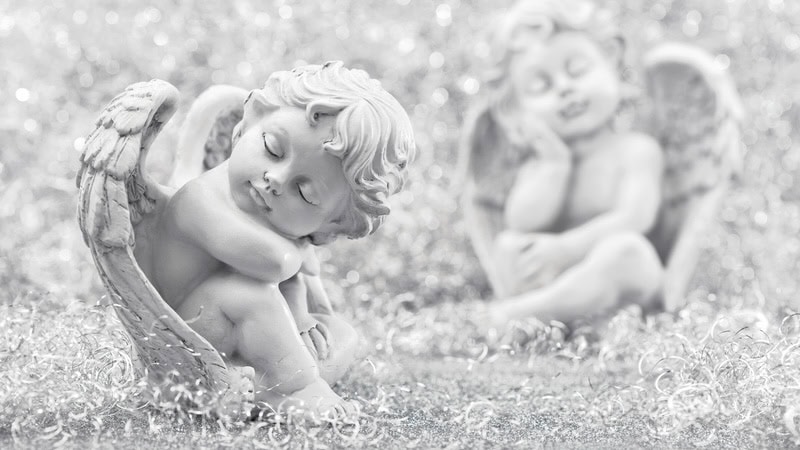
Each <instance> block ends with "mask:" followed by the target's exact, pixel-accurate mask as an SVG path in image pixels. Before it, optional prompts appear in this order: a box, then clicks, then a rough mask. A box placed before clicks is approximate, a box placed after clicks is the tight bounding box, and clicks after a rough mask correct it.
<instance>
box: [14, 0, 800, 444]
mask: <svg viewBox="0 0 800 450" xmlns="http://www.w3.org/2000/svg"><path fill="white" fill-rule="evenodd" d="M260 3H261V2H249V1H233V2H228V3H227V4H225V5H223V4H222V3H220V4H218V5H215V6H210V4H209V3H208V2H206V3H203V4H197V5H193V6H182V5H179V4H178V3H176V2H167V1H158V2H153V4H152V6H149V7H145V6H139V5H134V4H129V3H125V4H116V3H115V2H111V1H104V2H88V1H75V2H67V1H57V0H55V1H49V2H47V1H42V0H33V1H29V2H12V1H8V0H5V1H3V0H0V11H2V12H0V61H3V64H2V68H0V101H2V104H3V108H2V111H0V283H2V286H3V287H4V289H3V290H2V292H0V446H3V447H6V446H9V445H12V444H16V445H19V446H30V447H44V446H52V445H56V444H64V445H72V446H86V445H95V446H101V447H115V448H116V447H120V448H126V447H131V448H133V447H137V448H141V447H143V446H157V447H162V448H163V447H186V446H198V447H202V446H208V447H218V446H226V445H228V446H235V447H246V446H251V447H262V446H275V445H289V446H297V447H303V446H306V447H351V446H352V447H389V448H395V447H409V448H413V447H419V448H429V447H451V448H460V447H467V448H481V447H494V446H504V447H510V446H519V447H523V448H529V447H549V446H556V447H560V446H569V447H592V448H596V447H598V446H600V447H612V446H614V447H617V446H619V445H620V444H622V445H625V446H659V447H664V446H670V447H673V446H679V447H693V446H710V447H713V448H716V447H737V448H738V447H758V446H767V447H773V448H780V447H787V446H793V445H797V444H798V443H800V433H799V432H798V429H797V427H798V424H800V418H798V417H797V416H798V415H799V414H800V351H799V350H798V345H799V344H800V317H798V316H795V315H793V314H794V313H795V312H796V311H797V310H798V300H797V298H796V293H797V291H798V278H797V277H796V276H795V274H796V272H797V270H798V261H800V258H799V256H800V240H799V239H798V235H800V206H798V200H800V187H798V185H799V184H798V182H797V180H795V178H796V173H797V169H798V167H800V152H798V149H797V145H796V142H798V141H799V140H800V133H798V130H797V129H795V128H794V127H795V126H797V124H798V123H800V109H799V108H798V106H797V104H798V100H800V89H799V87H800V63H798V61H800V57H798V56H799V55H800V4H798V3H797V2H793V1H788V0H786V1H776V0H755V1H743V0H727V1H719V2H705V1H699V0H698V1H689V0H673V1H664V0H661V1H651V0H641V1H640V0H637V1H634V0H619V1H604V2H601V3H603V4H605V5H606V6H608V7H609V8H611V9H612V10H614V11H615V12H616V13H617V14H618V15H619V17H620V23H621V24H622V29H623V30H624V32H625V34H626V36H628V42H629V47H630V53H631V56H632V58H633V60H635V57H636V55H637V54H641V52H642V49H644V48H646V47H647V46H649V45H652V43H654V42H657V41H658V40H660V39H664V38H671V39H679V40H683V41H690V42H695V43H697V44H699V45H702V46H703V47H705V48H706V49H708V50H709V51H711V52H712V53H713V54H714V55H716V59H717V62H718V63H719V64H722V65H724V66H728V67H729V69H730V70H731V72H732V74H733V76H734V79H735V81H736V83H737V85H738V87H739V90H740V93H741V95H742V100H743V103H744V106H745V108H746V110H747V113H748V119H747V121H746V124H745V125H746V127H745V130H744V134H743V143H744V145H745V154H744V155H743V158H744V172H743V173H742V175H741V177H740V178H739V179H738V180H737V181H736V184H735V186H734V188H733V190H732V192H731V194H730V195H729V197H728V198H727V199H726V201H725V203H724V205H723V207H722V209H721V210H720V212H719V214H718V217H717V220H716V222H715V224H714V225H713V228H712V230H711V232H710V233H709V234H708V236H707V239H706V240H704V244H703V245H704V249H705V251H704V255H703V258H702V261H701V269H700V270H699V272H698V274H697V276H696V277H695V280H694V282H693V283H692V287H693V289H692V292H691V293H690V294H689V302H688V306H687V307H686V308H685V309H683V310H681V311H679V312H678V313H676V314H658V315H650V316H647V317H644V318H642V316H641V314H640V312H639V311H636V310H634V309H626V310H622V311H620V312H619V313H618V314H615V315H614V316H613V317H611V318H609V320H608V321H606V322H603V323H602V324H598V325H596V326H595V327H593V328H586V329H579V330H574V331H573V333H572V334H571V335H569V336H565V333H564V330H562V329H561V328H559V327H558V326H554V325H545V324H536V323H533V322H529V323H521V324H518V326H517V327H515V328H513V329H510V330H508V331H507V332H506V333H504V334H503V335H502V336H488V337H486V336H484V335H481V334H480V333H479V332H478V328H479V326H480V322H481V305H482V301H483V299H486V298H488V297H489V295H490V293H489V291H488V289H487V285H486V281H485V279H484V277H483V275H482V274H481V272H480V270H479V268H478V267H477V264H476V261H475V258H474V255H473V254H472V252H471V249H470V247H469V245H468V244H467V241H466V237H465V233H464V227H463V223H462V221H461V215H460V212H459V211H458V208H457V202H456V198H457V195H458V186H456V185H455V184H454V183H453V180H452V179H453V168H454V164H455V159H456V144H457V140H458V132H459V126H460V123H461V121H462V119H463V112H464V110H465V108H466V107H467V106H468V105H469V103H470V101H471V99H472V98H474V95H475V93H476V92H477V91H478V90H479V89H480V84H479V83H478V81H477V79H478V68H477V67H476V66H475V65H474V63H473V61H474V60H475V59H476V54H480V52H481V51H483V50H482V48H484V47H483V46H482V44H481V41H480V38H479V33H478V31H479V30H480V28H481V27H482V26H484V25H485V23H486V20H485V18H486V17H487V16H489V15H490V14H491V13H492V12H494V11H495V10H496V9H498V7H499V5H500V4H507V3H508V2H505V1H504V2H500V3H496V2H469V1H466V0H461V1H459V0H447V1H442V2H439V1H425V0H396V1H355V0H353V1H347V0H345V1H333V0H325V1H322V2H299V1H276V2H266V3H265V4H264V5H262V4H260ZM330 59H341V60H343V61H345V63H346V64H347V65H349V66H355V67H361V68H364V69H366V70H367V71H369V72H370V73H371V74H372V75H373V76H375V77H377V78H379V79H381V80H382V82H383V84H384V86H385V87H386V88H387V89H388V90H390V91H391V92H393V93H394V94H395V95H396V96H397V97H398V99H399V100H400V101H401V103H402V104H403V105H405V106H406V107H407V109H408V111H409V114H410V116H411V118H412V121H413V124H414V126H415V130H416V133H417V140H418V144H419V157H418V160H417V162H416V164H415V166H414V167H413V170H412V172H413V173H412V176H411V182H410V183H409V185H408V189H407V191H406V192H405V193H403V194H401V195H399V196H398V197H397V198H396V199H395V200H394V210H393V212H392V215H391V217H390V219H389V220H388V221H387V223H386V224H385V226H384V227H383V228H382V229H381V230H379V232H378V233H377V234H376V235H374V236H372V237H371V238H369V239H366V240H363V241H353V242H338V243H336V244H334V245H333V246H331V247H329V248H328V249H325V250H323V251H321V252H320V254H321V257H322V259H323V260H324V262H325V267H324V271H325V276H326V285H327V287H328V289H329V291H330V293H331V296H332V297H333V300H334V302H335V304H336V307H337V309H338V310H340V311H341V312H342V314H343V315H344V316H345V317H347V318H348V319H350V320H351V321H352V322H353V323H355V324H356V326H357V327H358V329H359V330H360V332H361V333H362V335H363V337H364V343H365V348H366V354H367V357H366V358H364V359H363V360H360V361H359V362H358V363H357V364H356V366H355V368H354V369H353V370H352V371H351V373H350V374H348V376H347V377H346V378H345V379H344V380H342V382H341V383H339V385H338V386H337V390H338V391H339V392H340V393H342V395H344V396H346V397H349V398H354V399H358V400H359V401H360V404H361V410H362V414H361V417H360V418H359V419H358V421H357V422H355V423H350V424H341V423H333V424H329V423H323V424H300V423H294V422H292V423H289V424H286V423H282V424H275V423H274V422H256V423H238V422H229V423H223V422H215V421H212V420H209V419H202V418H199V417H198V416H197V415H195V414H192V412H190V411H188V412H187V411H182V410H180V409H176V408H174V407H172V405H169V404H167V402H164V401H161V402H159V401H156V403H157V406H159V407H158V408H155V407H142V406H141V405H140V400H141V399H142V398H143V394H142V392H145V393H146V392H147V391H148V390H149V389H150V388H147V387H145V388H142V387H141V386H140V384H139V383H138V380H137V379H136V376H135V373H134V372H133V371H132V370H131V363H130V358H129V357H128V353H127V346H128V345H129V343H128V342H127V340H126V338H125V335H124V333H123V332H122V330H121V328H120V326H119V324H118V323H117V321H116V319H115V318H114V317H113V314H112V313H111V312H110V310H108V308H107V307H106V305H107V301H106V299H105V298H104V297H103V296H104V292H103V290H102V289H101V287H100V285H99V279H98V276H97V274H96V272H95V270H94V267H93V266H92V264H91V260H90V257H89V253H88V251H87V249H86V248H85V247H84V245H83V242H82V241H81V238H80V234H79V231H78V229H77V226H76V224H75V219H74V210H75V198H76V192H75V188H74V185H73V182H72V180H73V177H74V175H75V171H76V169H77V155H78V153H77V150H76V148H79V147H80V145H81V136H85V135H86V134H87V133H88V132H89V131H90V127H91V123H92V121H93V120H94V117H95V115H96V113H97V112H98V111H99V110H100V108H102V106H103V105H104V104H105V103H106V102H107V101H108V100H109V99H110V98H111V97H112V96H113V95H114V94H116V93H117V92H119V91H120V90H121V89H123V88H124V87H125V86H126V85H128V84H130V83H132V82H135V81H140V80H145V79H150V78H154V77H157V78H162V79H165V80H168V81H170V82H171V83H173V84H174V85H176V86H177V87H178V89H179V90H180V91H181V93H182V95H183V98H184V99H186V100H187V101H186V102H185V103H184V104H183V106H182V109H181V110H180V111H179V113H178V114H177V115H176V118H175V119H173V122H174V123H171V124H170V126H168V127H167V128H166V129H165V131H164V136H163V137H162V138H160V140H159V141H158V142H157V143H156V146H157V147H156V151H154V152H153V158H152V159H153V164H152V166H153V170H154V172H155V173H156V174H157V175H159V176H162V177H163V176H164V174H166V173H168V168H169V167H170V164H171V160H172V154H171V153H170V152H169V149H170V148H171V145H174V143H175V140H176V135H177V125H178V124H179V123H180V121H181V120H182V118H183V115H185V112H186V105H187V104H188V101H189V100H190V99H191V98H193V97H194V96H196V95H197V94H198V93H199V92H200V91H202V90H203V89H204V88H205V87H207V86H208V85H210V84H213V83H230V84H236V85H241V86H245V87H255V86H259V85H260V84H261V83H262V82H263V80H264V79H265V78H266V76H267V75H268V74H269V73H270V71H272V70H275V69H285V68H288V67H292V66H294V65H298V64H303V63H304V62H320V61H325V60H330ZM159 149H160V150H161V151H158V150H159Z"/></svg>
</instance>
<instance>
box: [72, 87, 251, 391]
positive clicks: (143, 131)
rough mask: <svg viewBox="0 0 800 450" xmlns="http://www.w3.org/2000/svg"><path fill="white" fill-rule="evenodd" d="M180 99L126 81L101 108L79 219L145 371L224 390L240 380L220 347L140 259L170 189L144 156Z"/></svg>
mask: <svg viewBox="0 0 800 450" xmlns="http://www.w3.org/2000/svg"><path fill="white" fill-rule="evenodd" d="M177 101H178V92H177V90H176V89H175V88H174V87H173V86H172V85H170V84H169V83H166V82H164V81H160V80H152V81H150V82H144V83H137V84H134V85H131V86H129V87H128V88H127V89H125V91H124V92H123V93H122V94H120V95H118V96H117V97H115V98H114V99H113V100H112V101H111V103H110V104H109V105H108V106H107V107H106V108H105V110H104V111H103V112H102V113H101V115H100V118H99V119H98V120H97V123H96V126H97V128H96V129H95V130H94V131H93V132H92V133H91V134H90V135H89V137H88V138H87V140H86V144H85V147H84V149H83V153H82V155H81V167H80V169H79V171H78V176H77V180H76V181H77V185H78V187H79V189H80V192H79V204H78V221H79V225H80V228H81V231H82V232H83V236H84V240H85V242H86V244H87V245H88V247H89V248H90V250H91V252H92V256H93V258H94V262H95V265H96V267H97V269H98V272H99V273H100V276H101V278H102V280H103V283H104V284H105V286H106V288H107V289H108V291H109V293H110V294H111V298H112V302H113V305H114V308H115V310H116V312H117V316H119V319H120V321H121V322H122V324H123V325H124V326H125V328H126V329H127V331H128V333H129V334H130V335H131V337H132V339H133V342H134V345H135V347H136V350H137V353H138V358H139V360H140V361H141V362H142V363H143V365H144V367H145V368H146V369H147V371H148V375H149V376H150V377H151V378H152V379H153V380H154V381H156V382H163V381H166V380H174V381H177V382H182V383H191V384H195V385H197V386H198V387H202V388H206V389H209V390H213V391H216V392H221V391H224V390H226V389H228V388H229V387H230V385H231V382H234V383H237V382H238V381H239V380H231V378H232V376H231V373H230V372H229V371H228V369H227V367H226V365H225V362H224V361H223V359H222V357H221V356H220V354H219V353H218V352H217V351H216V350H215V349H214V348H213V347H212V346H211V345H210V344H209V343H208V342H207V341H206V340H205V339H204V338H202V337H201V336H200V335H198V334H197V333H196V332H195V331H194V330H192V329H191V328H190V327H189V326H188V325H187V324H186V322H185V321H183V319H181V318H180V316H178V314H177V313H176V312H175V311H174V310H173V309H172V308H170V306H169V305H168V304H167V303H166V302H165V301H164V300H163V299H162V298H161V296H160V295H159V293H158V292H157V291H156V289H155V288H154V286H153V285H152V284H151V282H150V281H149V280H148V278H147V275H146V274H145V270H143V268H142V266H141V265H140V263H139V262H140V261H141V262H142V263H144V266H145V269H146V266H147V264H149V263H148V262H147V261H148V257H149V255H148V254H147V253H148V251H149V248H151V246H152V245H153V244H152V243H151V242H150V240H151V237H152V236H151V232H152V231H151V230H152V226H153V224H154V223H155V221H156V220H157V218H158V216H159V214H160V213H161V211H163V208H164V206H165V204H166V202H167V201H168V200H169V198H170V197H171V196H172V194H173V193H174V190H173V189H171V188H168V187H165V186H162V185H160V184H158V183H157V182H155V181H154V180H153V179H151V178H150V177H148V175H147V173H146V171H145V159H146V157H147V152H148V150H149V148H150V144H151V143H152V141H153V140H154V139H155V137H156V136H157V135H158V133H159V131H160V130H161V128H162V126H163V125H164V124H165V123H166V122H167V121H168V120H169V119H170V117H171V116H172V115H173V113H174V112H175V109H176V104H177ZM137 241H138V245H136V243H137ZM134 247H136V249H135V254H134ZM233 378H235V377H233Z"/></svg>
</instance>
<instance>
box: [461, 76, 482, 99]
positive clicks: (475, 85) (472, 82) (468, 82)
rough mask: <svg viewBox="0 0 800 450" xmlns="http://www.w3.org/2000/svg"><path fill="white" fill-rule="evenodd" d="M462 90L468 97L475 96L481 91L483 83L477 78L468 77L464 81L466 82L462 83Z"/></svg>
mask: <svg viewBox="0 0 800 450" xmlns="http://www.w3.org/2000/svg"><path fill="white" fill-rule="evenodd" d="M461 89H462V90H463V91H464V93H465V94H467V95H475V94H477V93H478V91H479V90H480V89H481V83H480V81H478V79H477V78H475V77H467V78H465V79H464V82H463V83H461Z"/></svg>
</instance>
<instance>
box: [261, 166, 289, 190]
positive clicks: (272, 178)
mask: <svg viewBox="0 0 800 450" xmlns="http://www.w3.org/2000/svg"><path fill="white" fill-rule="evenodd" d="M264 181H266V182H267V190H269V191H270V192H272V195H281V194H282V193H283V185H284V184H285V183H286V174H285V173H284V172H283V171H277V170H276V171H271V172H264Z"/></svg>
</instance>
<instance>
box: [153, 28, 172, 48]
mask: <svg viewBox="0 0 800 450" xmlns="http://www.w3.org/2000/svg"><path fill="white" fill-rule="evenodd" d="M153 43H154V44H156V45H157V46H159V47H163V46H165V45H167V44H169V36H168V35H167V33H164V32H162V31H159V32H158V33H156V34H154V35H153Z"/></svg>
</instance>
